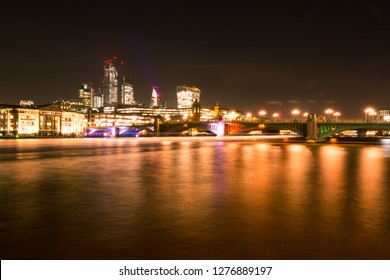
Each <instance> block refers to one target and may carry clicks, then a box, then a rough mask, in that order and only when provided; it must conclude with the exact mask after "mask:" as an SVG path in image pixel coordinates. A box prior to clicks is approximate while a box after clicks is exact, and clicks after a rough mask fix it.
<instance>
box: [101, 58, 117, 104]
mask: <svg viewBox="0 0 390 280" xmlns="http://www.w3.org/2000/svg"><path fill="white" fill-rule="evenodd" d="M115 59H116V57H114V59H109V60H106V61H105V64H104V79H103V97H104V106H110V105H117V104H118V102H119V97H118V71H117V70H116V68H115V66H114V63H113V61H114V60H115Z"/></svg>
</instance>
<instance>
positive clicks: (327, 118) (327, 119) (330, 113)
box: [325, 108, 333, 121]
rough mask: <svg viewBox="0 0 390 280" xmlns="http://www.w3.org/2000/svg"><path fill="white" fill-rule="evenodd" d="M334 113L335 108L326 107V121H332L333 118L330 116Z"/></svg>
mask: <svg viewBox="0 0 390 280" xmlns="http://www.w3.org/2000/svg"><path fill="white" fill-rule="evenodd" d="M332 114H333V109H330V108H329V109H326V110H325V116H326V121H330V120H331V118H330V116H331V115H332Z"/></svg>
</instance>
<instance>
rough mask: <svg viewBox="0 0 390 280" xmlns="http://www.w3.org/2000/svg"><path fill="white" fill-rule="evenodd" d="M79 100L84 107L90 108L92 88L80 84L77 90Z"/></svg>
mask: <svg viewBox="0 0 390 280" xmlns="http://www.w3.org/2000/svg"><path fill="white" fill-rule="evenodd" d="M79 98H80V99H81V100H82V102H83V105H84V106H86V107H92V105H93V104H92V98H93V88H91V87H90V86H88V85H87V84H82V85H81V87H80V89H79Z"/></svg>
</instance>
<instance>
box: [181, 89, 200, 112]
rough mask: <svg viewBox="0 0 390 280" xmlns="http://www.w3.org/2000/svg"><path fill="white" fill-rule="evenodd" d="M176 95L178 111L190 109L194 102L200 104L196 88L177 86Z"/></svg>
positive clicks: (198, 91)
mask: <svg viewBox="0 0 390 280" xmlns="http://www.w3.org/2000/svg"><path fill="white" fill-rule="evenodd" d="M176 94H177V107H178V108H179V109H183V108H192V105H193V104H194V102H200V89H198V88H196V87H189V86H178V87H177V88H176Z"/></svg>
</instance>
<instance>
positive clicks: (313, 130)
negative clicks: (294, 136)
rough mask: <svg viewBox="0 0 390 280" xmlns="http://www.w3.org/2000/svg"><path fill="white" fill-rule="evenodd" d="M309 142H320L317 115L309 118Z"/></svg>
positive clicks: (311, 115)
mask: <svg viewBox="0 0 390 280" xmlns="http://www.w3.org/2000/svg"><path fill="white" fill-rule="evenodd" d="M306 140H307V141H318V126H317V115H316V114H310V115H309V116H308V117H307V135H306Z"/></svg>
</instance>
